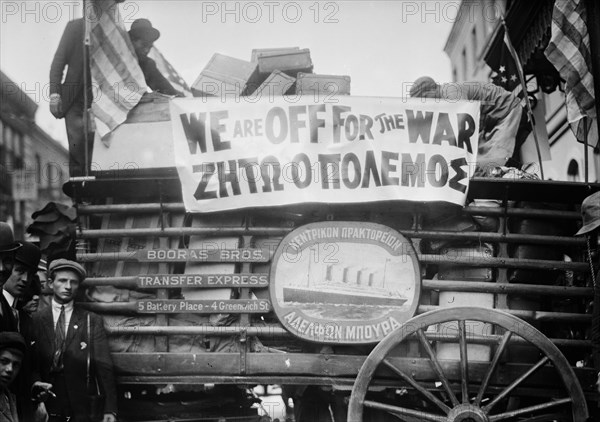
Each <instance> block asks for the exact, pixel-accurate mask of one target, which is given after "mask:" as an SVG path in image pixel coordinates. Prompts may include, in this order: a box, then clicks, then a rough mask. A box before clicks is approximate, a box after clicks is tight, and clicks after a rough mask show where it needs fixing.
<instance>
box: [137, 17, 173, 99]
mask: <svg viewBox="0 0 600 422" xmlns="http://www.w3.org/2000/svg"><path fill="white" fill-rule="evenodd" d="M159 37H160V32H159V31H158V29H156V28H154V27H153V26H152V23H151V22H150V21H149V20H148V19H136V20H134V21H133V23H132V24H131V28H130V29H129V39H130V40H131V43H132V44H133V49H134V50H135V54H136V56H137V58H138V63H139V65H140V68H141V69H142V72H143V73H144V79H146V84H147V85H148V87H149V88H150V89H152V91H155V92H160V93H161V94H165V95H175V96H178V97H183V96H184V95H183V93H182V92H179V91H177V90H176V89H175V88H173V85H171V83H170V82H169V81H168V80H167V78H165V77H164V76H163V74H162V73H160V71H159V70H158V68H157V67H156V62H155V61H154V60H152V59H151V58H150V57H148V53H149V52H150V50H151V49H152V46H153V45H154V42H155V41H156V40H157V39H158V38H159Z"/></svg>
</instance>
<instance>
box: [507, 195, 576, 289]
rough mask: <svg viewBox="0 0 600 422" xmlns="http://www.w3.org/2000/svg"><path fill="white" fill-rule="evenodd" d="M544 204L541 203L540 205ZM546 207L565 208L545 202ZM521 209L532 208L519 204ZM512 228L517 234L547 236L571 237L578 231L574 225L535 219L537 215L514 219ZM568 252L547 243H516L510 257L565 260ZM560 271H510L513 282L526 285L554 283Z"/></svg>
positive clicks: (530, 205) (552, 208)
mask: <svg viewBox="0 0 600 422" xmlns="http://www.w3.org/2000/svg"><path fill="white" fill-rule="evenodd" d="M541 205H542V204H538V205H537V207H540V206H541ZM543 206H544V208H545V209H549V210H566V209H568V208H566V207H565V205H564V204H551V203H547V204H543ZM518 207H519V208H533V207H535V204H534V205H532V204H530V203H527V202H522V203H519V204H518ZM509 228H510V230H511V232H513V233H518V234H530V235H541V234H543V235H547V236H570V235H571V234H573V233H574V232H575V226H574V224H569V223H565V222H563V221H557V220H552V219H542V218H540V219H534V218H522V219H521V218H515V219H511V221H510V225H509ZM566 252H567V250H566V248H565V247H562V246H545V245H525V244H523V245H520V244H519V245H514V246H513V247H511V248H510V249H509V256H510V257H512V258H517V259H523V260H528V259H534V260H536V259H537V260H551V261H562V260H563V256H564V255H565V253H566ZM560 273H561V272H560V271H557V270H541V269H540V270H525V269H521V268H516V269H514V270H512V271H510V272H509V281H510V282H511V283H525V284H547V285H551V284H555V281H556V280H557V278H558V276H559V275H560Z"/></svg>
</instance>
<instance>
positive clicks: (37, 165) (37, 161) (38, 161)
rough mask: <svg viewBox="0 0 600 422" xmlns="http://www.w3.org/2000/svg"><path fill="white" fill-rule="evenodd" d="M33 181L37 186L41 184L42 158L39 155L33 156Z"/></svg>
mask: <svg viewBox="0 0 600 422" xmlns="http://www.w3.org/2000/svg"><path fill="white" fill-rule="evenodd" d="M35 181H36V182H37V184H38V185H41V184H42V158H41V157H40V154H35Z"/></svg>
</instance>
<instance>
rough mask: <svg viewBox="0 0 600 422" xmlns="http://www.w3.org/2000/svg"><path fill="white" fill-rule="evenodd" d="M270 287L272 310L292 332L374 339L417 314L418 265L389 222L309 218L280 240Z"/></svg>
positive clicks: (315, 337) (337, 339)
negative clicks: (304, 223)
mask: <svg viewBox="0 0 600 422" xmlns="http://www.w3.org/2000/svg"><path fill="white" fill-rule="evenodd" d="M269 292H270V295H271V303H272V305H273V309H274V311H275V313H276V314H277V317H278V318H279V320H280V321H281V323H282V324H283V325H284V327H285V328H286V329H287V330H288V331H290V332H291V333H292V334H294V335H296V336H298V337H301V338H303V339H305V340H309V341H314V342H320V343H343V344H368V343H376V342H378V341H380V340H382V339H383V338H384V337H385V336H386V335H387V334H389V333H390V332H391V331H393V330H394V329H395V328H397V327H399V326H400V325H401V324H402V323H404V322H405V321H407V320H408V319H409V318H411V317H412V316H413V315H414V314H415V311H416V309H417V306H418V305H419V296H420V293H421V272H420V268H419V261H418V260H417V255H416V253H415V250H414V248H413V246H412V243H411V242H410V241H409V240H407V239H406V238H405V237H404V236H402V235H401V234H400V233H398V232H397V231H395V230H393V229H391V228H389V227H386V226H383V225H381V224H374V223H361V222H322V223H313V224H308V225H306V226H302V227H299V228H298V229H296V230H294V231H292V232H291V233H290V234H288V235H287V236H286V237H285V238H284V239H283V240H282V241H281V243H280V245H279V247H278V248H277V251H276V253H275V257H274V258H273V264H272V266H271V272H270V285H269Z"/></svg>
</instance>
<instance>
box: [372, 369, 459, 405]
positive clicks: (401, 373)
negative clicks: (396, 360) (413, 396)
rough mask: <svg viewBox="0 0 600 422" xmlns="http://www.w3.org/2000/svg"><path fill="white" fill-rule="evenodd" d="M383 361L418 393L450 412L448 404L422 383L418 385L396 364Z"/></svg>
mask: <svg viewBox="0 0 600 422" xmlns="http://www.w3.org/2000/svg"><path fill="white" fill-rule="evenodd" d="M383 363H384V364H385V365H386V366H387V367H388V368H390V369H391V370H392V371H394V372H395V373H396V374H397V375H399V376H400V377H401V378H402V379H403V380H404V381H406V382H407V383H409V384H410V385H411V386H412V387H413V388H414V389H415V390H417V391H418V392H419V393H421V394H422V395H424V396H425V397H427V398H428V399H429V400H431V401H432V402H433V403H434V404H435V405H436V406H437V407H439V408H440V409H441V410H442V411H443V412H444V413H445V414H448V413H449V412H450V408H449V407H448V406H446V405H445V404H444V402H442V401H441V400H440V399H438V398H437V397H436V396H434V395H433V394H432V393H430V392H429V391H427V390H426V389H425V388H424V387H423V386H422V385H420V384H419V383H418V382H416V381H415V380H414V379H413V377H411V376H409V375H407V374H405V373H404V371H402V370H401V369H400V368H398V367H397V366H395V365H394V364H393V363H391V362H390V361H389V360H388V359H384V360H383Z"/></svg>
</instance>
